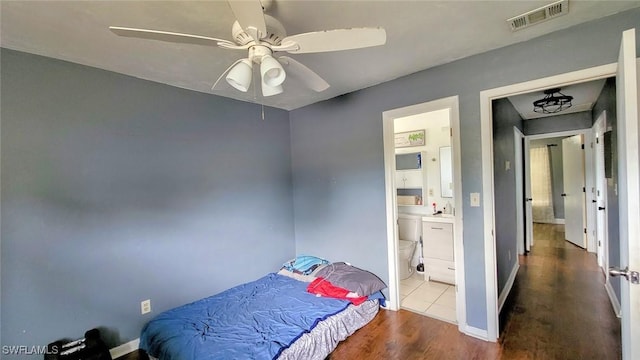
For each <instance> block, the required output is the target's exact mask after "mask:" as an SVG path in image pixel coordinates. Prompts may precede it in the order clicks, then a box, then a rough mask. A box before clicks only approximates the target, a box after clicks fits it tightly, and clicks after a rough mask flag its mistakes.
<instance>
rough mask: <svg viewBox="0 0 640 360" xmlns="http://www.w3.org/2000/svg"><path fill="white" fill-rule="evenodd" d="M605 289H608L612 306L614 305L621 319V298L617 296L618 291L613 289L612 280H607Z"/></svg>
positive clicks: (614, 309) (614, 310)
mask: <svg viewBox="0 0 640 360" xmlns="http://www.w3.org/2000/svg"><path fill="white" fill-rule="evenodd" d="M604 289H605V290H607V295H609V301H611V306H612V307H613V312H614V313H615V314H616V316H617V317H618V318H619V319H620V318H622V313H621V308H620V300H618V297H617V296H616V292H615V291H613V287H611V283H610V282H608V281H607V282H606V283H605V284H604Z"/></svg>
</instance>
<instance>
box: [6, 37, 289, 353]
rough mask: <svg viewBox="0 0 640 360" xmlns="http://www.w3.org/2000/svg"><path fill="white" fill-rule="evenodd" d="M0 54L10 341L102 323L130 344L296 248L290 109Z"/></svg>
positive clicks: (75, 332) (45, 338)
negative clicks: (151, 323) (151, 324)
mask: <svg viewBox="0 0 640 360" xmlns="http://www.w3.org/2000/svg"><path fill="white" fill-rule="evenodd" d="M1 60H2V62H1V70H2V73H1V76H2V88H1V90H2V104H1V105H2V106H1V116H2V128H1V132H2V138H1V140H2V148H1V150H2V169H1V170H2V234H1V235H2V244H1V245H2V252H1V255H2V344H3V345H29V346H30V345H45V344H47V343H49V342H51V341H54V340H57V339H59V338H63V337H69V338H74V337H80V336H82V335H84V332H85V331H86V330H88V329H90V328H93V327H101V328H102V329H103V331H104V333H105V335H106V338H107V341H108V343H109V345H110V346H114V345H119V344H121V343H124V342H127V341H130V340H132V339H135V338H137V337H138V336H139V331H140V329H141V328H142V326H143V324H144V323H145V322H146V321H148V320H149V319H150V317H151V316H153V315H154V314H158V313H159V312H160V311H163V310H166V309H169V308H171V307H174V306H177V305H181V304H184V303H186V302H190V301H193V300H196V299H199V298H202V297H205V296H209V295H212V294H214V293H217V292H219V291H221V290H224V289H226V288H228V287H230V286H232V285H235V284H238V283H241V282H245V281H249V280H253V279H256V278H258V277H260V276H262V275H264V274H266V273H268V272H273V271H277V270H278V269H279V267H280V266H281V264H282V263H283V262H284V261H286V260H287V259H288V258H291V257H292V256H294V254H295V242H294V238H293V211H292V210H293V208H292V201H291V199H292V193H291V189H292V178H291V155H290V141H289V115H288V112H286V111H282V110H277V109H271V108H267V109H265V117H266V119H265V120H262V119H261V118H260V107H259V106H258V105H253V104H248V103H244V102H239V101H235V100H230V99H225V98H221V97H216V96H212V95H207V94H202V93H196V92H192V91H186V90H181V89H178V88H174V87H170V86H165V85H160V84H157V83H152V82H148V81H143V80H138V79H134V78H131V77H127V76H124V75H119V74H115V73H111V72H107V71H102V70H98V69H94V68H89V67H84V66H80V65H76V64H71V63H67V62H62V61H57V60H53V59H49V58H44V57H39V56H35V55H29V54H25V53H19V52H15V51H11V50H6V49H3V50H2V53H1ZM145 299H151V302H152V308H153V312H152V313H151V314H148V315H141V314H140V301H142V300H145ZM3 358H4V357H3ZM30 358H33V357H30Z"/></svg>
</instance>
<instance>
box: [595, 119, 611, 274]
mask: <svg viewBox="0 0 640 360" xmlns="http://www.w3.org/2000/svg"><path fill="white" fill-rule="evenodd" d="M592 131H593V139H594V144H593V148H594V149H593V169H594V171H593V184H594V185H595V188H596V191H598V182H600V181H603V182H604V184H603V185H604V186H602V188H603V191H602V200H603V203H604V206H605V209H604V210H603V212H604V215H602V216H600V214H599V213H598V206H600V203H598V202H596V205H595V220H596V229H595V230H596V233H595V238H596V249H597V251H596V256H597V259H598V265H599V266H600V268H602V270H603V273H604V275H605V277H606V278H608V277H609V271H607V269H609V237H608V235H609V234H608V233H609V231H608V226H609V224H608V222H607V209H606V205H607V191H606V181H607V180H606V177H605V173H604V133H605V132H606V131H607V111H606V110H603V111H602V112H601V113H600V114H599V115H598V117H597V118H596V120H595V121H594V122H593V127H592ZM599 132H601V133H600V135H601V137H600V138H598V137H597V134H598V133H599ZM596 139H597V140H602V142H600V141H596ZM599 165H602V167H600V166H599ZM595 199H596V201H598V194H597V193H596V194H595ZM600 237H602V238H601V239H600ZM598 240H600V241H601V244H600V245H598Z"/></svg>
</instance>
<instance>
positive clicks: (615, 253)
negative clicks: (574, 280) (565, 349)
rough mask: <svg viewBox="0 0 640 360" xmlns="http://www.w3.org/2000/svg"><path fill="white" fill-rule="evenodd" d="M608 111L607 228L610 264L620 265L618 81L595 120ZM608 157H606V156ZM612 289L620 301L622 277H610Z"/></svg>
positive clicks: (604, 95) (607, 89) (610, 83)
mask: <svg viewBox="0 0 640 360" xmlns="http://www.w3.org/2000/svg"><path fill="white" fill-rule="evenodd" d="M605 110H606V111H607V129H609V128H610V129H611V150H612V154H611V158H612V162H611V164H612V165H611V174H612V177H611V179H607V205H606V208H607V227H608V235H607V239H608V241H609V264H610V266H618V265H620V231H619V227H620V224H619V221H618V220H619V211H618V192H617V184H618V181H619V180H618V121H617V119H618V118H617V116H616V114H617V111H616V81H615V79H614V78H611V79H607V82H606V83H605V84H604V88H603V89H602V92H601V93H600V97H598V100H597V101H596V103H595V105H594V106H593V110H592V113H593V120H594V121H595V120H597V119H598V117H599V116H600V114H601V113H602V112H603V111H605ZM605 156H606V155H605ZM609 281H610V282H611V287H613V291H614V292H615V293H616V296H617V297H618V300H620V286H621V284H620V281H621V279H620V277H610V278H609Z"/></svg>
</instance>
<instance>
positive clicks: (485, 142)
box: [469, 63, 618, 341]
mask: <svg viewBox="0 0 640 360" xmlns="http://www.w3.org/2000/svg"><path fill="white" fill-rule="evenodd" d="M617 67H618V65H617V63H611V64H607V65H602V66H596V67H592V68H588V69H584V70H578V71H573V72H569V73H565V74H560V75H554V76H550V77H546V78H541V79H536V80H531V81H526V82H522V83H517V84H512V85H507V86H502V87H499V88H494V89H488V90H483V91H481V92H480V126H481V129H480V136H481V141H482V146H481V151H482V191H483V193H484V201H483V217H484V221H483V223H484V229H483V236H484V256H485V258H484V259H485V278H486V285H485V291H486V299H487V300H486V301H487V338H488V339H489V341H496V340H497V338H498V334H499V333H498V331H499V320H498V299H497V281H496V252H495V239H494V237H493V229H494V228H495V225H494V224H495V212H494V208H493V206H494V202H495V199H494V195H493V192H494V188H493V119H492V114H491V101H492V100H494V99H499V98H504V97H507V96H512V95H518V94H524V93H529V92H532V91H540V90H543V89H547V88H550V87H556V86H557V87H563V86H567V85H571V84H576V83H581V82H585V81H591V80H597V79H604V78H607V77H611V76H615V74H616V69H617ZM474 190H476V189H469V191H474Z"/></svg>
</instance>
